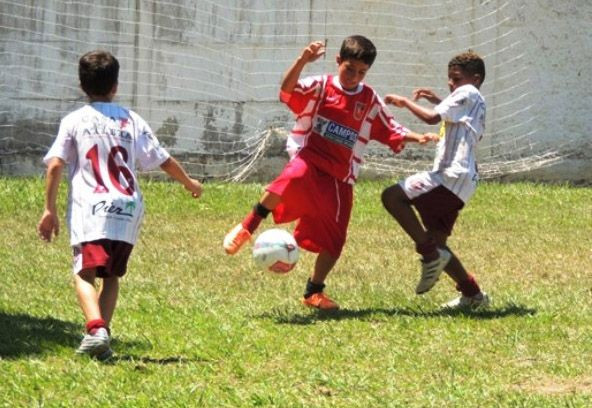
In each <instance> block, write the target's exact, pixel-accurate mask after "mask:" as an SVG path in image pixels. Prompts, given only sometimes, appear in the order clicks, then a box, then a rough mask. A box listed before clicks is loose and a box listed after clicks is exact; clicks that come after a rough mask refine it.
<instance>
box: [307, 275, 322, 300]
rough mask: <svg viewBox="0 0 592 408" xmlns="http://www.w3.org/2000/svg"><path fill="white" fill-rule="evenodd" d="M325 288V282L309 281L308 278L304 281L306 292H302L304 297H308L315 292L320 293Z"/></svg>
mask: <svg viewBox="0 0 592 408" xmlns="http://www.w3.org/2000/svg"><path fill="white" fill-rule="evenodd" d="M323 289H325V284H324V283H321V284H317V283H313V282H311V280H310V278H308V280H307V281H306V292H304V297H305V298H308V297H310V296H311V295H313V294H315V293H321V292H322V291H323Z"/></svg>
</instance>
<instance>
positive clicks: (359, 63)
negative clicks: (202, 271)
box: [223, 35, 436, 310]
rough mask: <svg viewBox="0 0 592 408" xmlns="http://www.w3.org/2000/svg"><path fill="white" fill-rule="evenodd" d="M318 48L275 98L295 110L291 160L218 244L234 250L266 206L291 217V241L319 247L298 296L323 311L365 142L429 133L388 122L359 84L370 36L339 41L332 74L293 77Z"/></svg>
mask: <svg viewBox="0 0 592 408" xmlns="http://www.w3.org/2000/svg"><path fill="white" fill-rule="evenodd" d="M324 53H325V47H324V44H323V43H322V42H320V41H315V42H312V43H310V44H309V45H308V46H307V47H306V48H305V49H304V50H303V51H302V53H301V55H300V56H299V57H298V58H297V59H296V61H294V63H293V64H292V66H291V67H290V68H289V69H288V71H287V72H286V73H285V75H284V78H283V80H282V85H281V91H280V100H281V101H282V102H283V103H285V104H286V105H287V106H288V108H289V109H290V110H291V111H292V112H293V113H294V114H295V115H296V123H295V125H294V127H293V129H292V132H291V135H290V137H289V139H288V152H289V153H290V155H291V157H292V159H291V160H290V162H289V163H288V164H287V165H286V166H285V167H284V169H283V171H282V172H281V174H280V175H279V176H278V177H277V178H276V179H275V180H274V181H272V182H271V184H269V185H268V186H267V188H266V192H265V193H264V194H263V197H262V198H261V200H260V201H259V202H258V203H257V204H256V205H255V207H254V209H253V210H252V211H251V212H250V213H249V214H248V215H247V216H246V217H245V218H244V219H243V221H242V222H241V223H240V224H238V225H237V226H236V227H234V228H233V229H232V230H231V231H230V232H229V233H228V234H227V235H226V237H225V238H224V244H223V245H224V249H225V250H226V252H227V253H228V254H234V253H236V252H237V251H238V250H239V249H240V248H241V247H242V246H243V245H244V244H245V243H246V242H247V241H249V240H250V239H251V236H252V234H253V232H254V231H255V229H256V228H257V227H258V226H259V224H260V223H261V221H262V220H263V219H264V218H266V217H267V215H268V214H269V213H270V212H271V213H273V219H274V222H275V223H276V224H280V223H287V222H291V221H294V220H298V222H297V224H296V227H295V229H294V237H295V238H296V241H297V242H298V245H299V246H300V247H301V248H303V249H306V250H308V251H311V252H314V253H318V256H317V259H316V263H315V267H314V270H313V272H312V275H311V276H310V278H309V279H308V282H307V284H306V290H305V292H304V297H303V299H302V303H303V304H304V305H306V306H310V307H315V308H319V309H329V310H330V309H338V308H339V305H338V304H337V303H336V302H334V301H333V300H331V299H330V298H329V297H328V296H327V295H326V294H325V293H324V292H323V289H324V287H325V284H324V282H325V279H326V277H327V275H328V274H329V272H330V271H331V269H332V268H333V266H334V265H335V263H336V262H337V260H338V259H339V256H340V255H341V251H342V248H343V246H344V244H345V240H346V235H347V226H348V223H349V219H350V214H351V209H352V203H353V185H354V184H355V182H356V180H357V177H358V173H359V170H360V166H361V164H362V158H363V155H364V151H365V149H366V146H367V144H368V143H369V142H370V140H376V141H378V142H380V143H383V144H385V145H387V146H389V147H390V148H391V149H392V150H393V151H394V152H395V153H398V152H400V151H401V150H402V149H403V146H404V143H405V142H417V143H421V144H424V143H427V142H428V141H430V140H435V138H436V135H433V134H426V135H419V134H417V133H414V132H411V131H409V130H408V129H406V128H405V127H403V126H401V125H400V124H398V123H397V122H395V120H394V119H393V118H392V116H391V115H390V114H389V113H388V112H387V110H386V109H385V105H384V103H383V102H382V100H381V99H380V97H379V96H378V95H377V94H376V92H374V90H373V89H372V88H370V87H369V86H368V85H365V84H363V83H362V80H363V79H364V77H365V75H366V73H367V72H368V70H369V69H370V67H371V66H372V63H373V62H374V59H375V58H376V48H375V47H374V45H373V44H372V42H371V41H370V40H368V39H367V38H365V37H363V36H358V35H356V36H351V37H348V38H346V39H345V40H344V41H343V43H342V45H341V50H340V52H339V55H338V56H337V66H338V67H337V75H336V76H333V75H319V76H312V77H307V78H304V79H302V80H299V78H300V74H301V72H302V70H303V68H304V66H305V65H306V64H308V63H310V62H313V61H315V60H317V59H318V58H319V57H320V56H322V55H323V54H324Z"/></svg>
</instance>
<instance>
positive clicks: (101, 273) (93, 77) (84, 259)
mask: <svg viewBox="0 0 592 408" xmlns="http://www.w3.org/2000/svg"><path fill="white" fill-rule="evenodd" d="M78 74H79V78H80V86H81V88H82V90H83V91H84V92H85V93H86V94H87V95H88V97H89V100H90V101H89V104H88V105H85V106H84V107H82V108H80V109H78V110H76V111H74V112H71V113H70V114H68V115H66V116H65V117H64V118H63V119H62V121H61V123H60V128H59V131H58V135H57V137H56V140H55V142H54V143H53V145H52V146H51V148H50V150H49V152H48V153H47V154H46V156H45V157H44V159H43V160H44V162H45V163H46V164H47V180H46V194H45V210H44V212H43V215H42V216H41V220H40V221H39V224H38V226H37V230H38V233H39V236H40V237H41V239H43V240H45V241H47V242H50V241H51V239H52V237H53V236H54V235H55V236H57V235H58V233H59V218H58V214H57V212H56V199H57V194H58V187H59V183H60V179H61V174H62V169H63V167H64V165H65V164H68V165H69V170H70V171H69V181H70V191H69V196H68V213H67V217H66V220H67V223H68V227H69V230H70V244H71V245H72V249H73V257H74V258H73V273H74V281H75V287H76V294H77V297H78V301H79V303H80V307H81V309H82V312H83V314H84V317H85V319H86V332H87V334H86V335H85V336H84V338H83V340H82V342H81V344H80V347H79V348H78V350H77V352H78V353H81V354H88V355H90V356H92V357H96V358H98V359H100V360H104V359H107V358H109V357H110V356H111V355H112V350H111V347H110V333H109V323H110V321H111V318H112V317H113V312H114V310H115V305H116V303H117V295H118V292H119V278H120V277H122V276H123V275H124V274H125V272H126V268H127V262H128V258H129V256H130V254H131V251H132V249H133V245H134V244H135V243H136V240H137V238H138V233H139V229H140V224H141V221H142V217H143V214H144V205H143V199H142V193H141V192H140V188H139V185H138V179H137V176H136V174H135V168H136V165H138V166H139V167H140V168H141V169H143V170H150V169H153V168H156V167H158V166H160V168H161V169H162V170H164V171H165V172H166V173H167V174H168V175H169V176H171V177H172V178H173V179H175V180H177V181H178V182H180V183H181V184H183V185H184V186H185V188H186V189H187V190H189V191H190V192H191V193H192V195H193V197H195V198H198V197H199V196H200V195H201V192H202V186H201V184H200V183H199V181H197V180H194V179H192V178H190V177H189V176H188V175H187V173H186V172H185V170H184V169H183V168H182V167H181V165H180V164H179V163H178V162H177V161H176V160H175V159H174V158H173V157H171V156H170V155H169V154H168V152H167V151H166V150H165V149H163V148H162V147H161V146H160V145H159V143H158V141H157V140H156V138H155V137H154V135H153V133H152V130H151V129H150V127H149V126H148V124H147V123H146V122H145V121H144V120H143V119H142V118H141V117H140V116H138V114H136V113H135V112H133V111H131V110H128V109H126V108H123V107H121V106H119V105H117V104H115V103H112V102H111V101H112V100H113V97H114V96H115V93H116V92H117V84H118V75H119V62H118V61H117V59H116V58H115V57H114V56H113V55H111V54H110V53H108V52H106V51H91V52H88V53H86V54H84V55H83V56H82V57H81V58H80V61H79V65H78ZM96 277H99V278H102V279H103V284H102V286H101V289H100V291H99V292H98V293H97V290H96V289H95V286H94V282H95V278H96Z"/></svg>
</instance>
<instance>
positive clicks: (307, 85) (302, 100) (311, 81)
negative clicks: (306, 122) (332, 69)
mask: <svg viewBox="0 0 592 408" xmlns="http://www.w3.org/2000/svg"><path fill="white" fill-rule="evenodd" d="M321 85H322V78H320V77H307V78H304V79H301V80H300V81H298V83H297V84H296V87H294V90H293V91H292V92H291V93H288V92H284V91H282V90H280V101H281V102H283V103H285V104H286V105H287V106H288V108H289V109H290V110H291V111H292V112H293V113H294V114H296V115H299V114H301V113H302V112H303V111H304V110H305V109H306V107H307V106H308V102H309V101H310V100H311V99H312V98H313V97H314V96H315V91H316V89H317V88H318V87H319V86H321Z"/></svg>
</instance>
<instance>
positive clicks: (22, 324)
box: [0, 311, 145, 359]
mask: <svg viewBox="0 0 592 408" xmlns="http://www.w3.org/2000/svg"><path fill="white" fill-rule="evenodd" d="M82 328H83V327H82V325H81V324H80V323H72V322H68V321H64V320H59V319H55V318H53V317H37V316H31V315H28V314H23V313H8V312H3V311H0V358H4V359H18V358H22V357H27V356H30V355H36V354H48V353H52V352H53V351H54V350H55V349H56V348H58V347H70V348H72V353H74V350H75V349H76V348H78V346H79V345H80V340H81V339H82ZM116 342H117V343H120V344H123V346H124V347H142V346H145V345H144V344H143V343H141V342H135V341H134V342H130V341H126V342H121V341H120V340H116Z"/></svg>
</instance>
